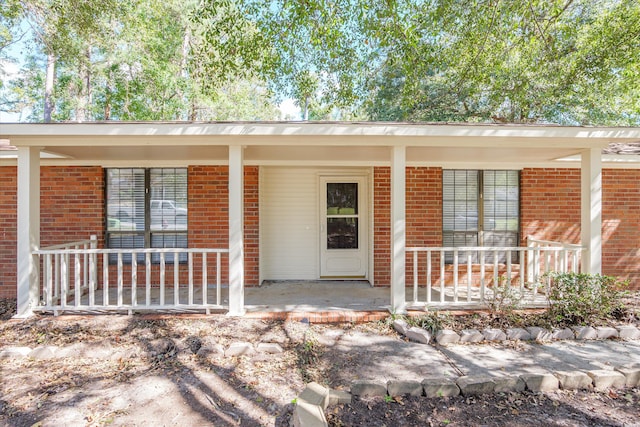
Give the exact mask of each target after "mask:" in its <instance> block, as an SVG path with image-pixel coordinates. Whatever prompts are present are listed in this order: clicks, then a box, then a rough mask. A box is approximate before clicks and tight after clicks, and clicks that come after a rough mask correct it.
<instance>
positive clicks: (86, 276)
mask: <svg viewBox="0 0 640 427" xmlns="http://www.w3.org/2000/svg"><path fill="white" fill-rule="evenodd" d="M83 246H84V249H85V253H84V255H83V260H82V265H83V267H84V268H83V270H82V273H83V274H82V276H83V277H82V279H83V280H82V287H83V288H88V287H89V254H88V253H87V252H86V250H87V249H89V244H88V243H85V244H84V245H83Z"/></svg>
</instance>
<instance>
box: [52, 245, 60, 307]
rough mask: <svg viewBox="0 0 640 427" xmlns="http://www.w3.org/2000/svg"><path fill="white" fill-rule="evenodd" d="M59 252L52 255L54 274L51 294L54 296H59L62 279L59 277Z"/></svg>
mask: <svg viewBox="0 0 640 427" xmlns="http://www.w3.org/2000/svg"><path fill="white" fill-rule="evenodd" d="M60 266H61V264H60V254H55V255H54V269H55V271H54V274H55V276H54V277H53V287H54V289H53V296H54V297H55V298H60V292H61V283H62V279H61V275H60ZM58 304H60V301H58Z"/></svg>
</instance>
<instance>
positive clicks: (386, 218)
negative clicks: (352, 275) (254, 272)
mask: <svg viewBox="0 0 640 427" xmlns="http://www.w3.org/2000/svg"><path fill="white" fill-rule="evenodd" d="M390 176H391V169H390V168H388V167H376V168H374V172H373V186H374V202H373V203H374V207H373V212H374V215H373V217H374V219H373V221H374V249H373V252H374V262H375V270H374V282H375V285H376V286H389V285H390V282H391V263H390V260H391V178H390ZM406 216H407V230H406V233H407V246H441V245H442V169H441V168H424V167H408V168H407V170H406ZM432 262H433V263H435V262H436V260H435V259H434V260H432ZM434 265H435V264H434ZM419 274H420V275H422V277H424V275H425V274H426V263H425V262H421V263H420V271H419ZM411 283H413V261H412V260H411V259H410V258H407V284H411Z"/></svg>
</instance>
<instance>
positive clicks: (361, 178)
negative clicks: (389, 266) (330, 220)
mask: <svg viewBox="0 0 640 427" xmlns="http://www.w3.org/2000/svg"><path fill="white" fill-rule="evenodd" d="M316 181H317V186H316V188H317V197H318V207H319V209H318V226H319V230H318V236H319V238H318V264H319V265H318V274H319V278H320V279H322V278H323V276H326V277H328V276H332V278H334V277H335V278H338V277H339V276H340V275H338V274H335V275H334V274H330V273H329V272H327V271H324V273H326V274H323V270H324V269H325V268H326V266H325V265H324V261H326V260H327V257H329V256H331V254H332V253H334V254H335V253H341V254H344V255H345V256H347V255H350V254H351V253H352V252H350V251H353V249H351V250H331V251H328V250H327V249H325V244H326V242H327V230H326V219H327V214H326V203H327V200H326V191H325V185H326V184H327V183H331V182H338V183H340V182H348V183H352V182H353V183H357V184H358V201H357V203H358V219H359V225H358V249H357V251H358V255H359V260H360V261H361V262H362V269H363V270H364V274H345V275H344V276H345V277H350V276H353V277H355V276H361V277H362V278H364V279H368V277H369V276H370V270H369V269H370V263H369V257H370V254H371V241H370V233H369V228H370V226H369V223H370V221H371V219H370V218H369V206H370V204H371V201H370V200H369V185H370V181H369V171H368V170H362V171H361V172H357V171H348V172H347V173H339V172H338V171H336V173H334V172H331V173H323V172H319V173H318V174H317V179H316ZM363 190H364V191H363ZM363 225H364V227H363ZM332 258H334V259H335V258H340V257H337V256H336V255H333V256H332Z"/></svg>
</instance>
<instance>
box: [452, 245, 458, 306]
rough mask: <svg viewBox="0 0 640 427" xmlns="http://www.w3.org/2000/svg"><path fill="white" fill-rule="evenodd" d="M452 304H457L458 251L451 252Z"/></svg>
mask: <svg viewBox="0 0 640 427" xmlns="http://www.w3.org/2000/svg"><path fill="white" fill-rule="evenodd" d="M453 302H458V249H454V250H453Z"/></svg>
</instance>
